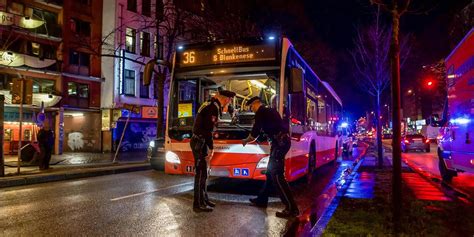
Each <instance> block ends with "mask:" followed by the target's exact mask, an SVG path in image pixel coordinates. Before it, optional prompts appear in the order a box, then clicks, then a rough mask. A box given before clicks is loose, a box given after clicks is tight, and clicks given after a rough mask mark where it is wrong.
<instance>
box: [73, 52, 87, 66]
mask: <svg viewBox="0 0 474 237" xmlns="http://www.w3.org/2000/svg"><path fill="white" fill-rule="evenodd" d="M69 64H72V65H79V66H85V67H89V66H90V55H89V54H87V53H82V52H76V51H74V50H71V51H70V52H69Z"/></svg>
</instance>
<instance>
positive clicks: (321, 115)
mask: <svg viewBox="0 0 474 237" xmlns="http://www.w3.org/2000/svg"><path fill="white" fill-rule="evenodd" d="M327 121H328V119H327V108H326V101H325V100H324V99H323V97H322V96H321V97H320V98H318V120H317V122H316V130H317V133H318V135H327V133H328V130H327V129H328V123H327Z"/></svg>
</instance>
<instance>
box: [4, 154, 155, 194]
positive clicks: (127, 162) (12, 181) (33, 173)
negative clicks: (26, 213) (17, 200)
mask: <svg viewBox="0 0 474 237" xmlns="http://www.w3.org/2000/svg"><path fill="white" fill-rule="evenodd" d="M114 155H115V154H114V153H110V152H109V153H64V154H62V155H53V156H52V157H51V162H50V167H51V169H49V170H39V168H38V165H37V164H30V163H28V162H22V163H21V167H20V175H17V157H16V156H5V177H0V188H2V187H11V186H18V185H26V184H35V183H43V182H50V181H59V180H67V179H74V178H84V177H92V176H98V175H107V174H116V173H123V172H131V171H139V170H148V169H150V168H151V167H150V164H149V162H148V160H147V157H146V152H133V153H132V152H130V153H121V154H119V155H118V157H117V159H116V162H115V163H113V158H114Z"/></svg>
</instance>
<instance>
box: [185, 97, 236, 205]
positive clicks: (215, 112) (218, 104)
mask: <svg viewBox="0 0 474 237" xmlns="http://www.w3.org/2000/svg"><path fill="white" fill-rule="evenodd" d="M234 96H235V93H234V92H232V91H227V90H222V91H219V92H218V94H216V95H215V96H214V97H212V98H211V100H209V101H207V102H205V103H203V104H202V105H201V107H200V108H199V110H198V113H197V116H196V121H195V122H194V126H193V136H192V138H191V143H190V145H191V150H192V151H193V156H194V167H195V169H196V173H195V176H194V203H193V210H194V211H195V212H210V211H212V207H214V206H215V204H214V203H213V202H211V201H209V199H208V197H207V189H206V181H207V176H208V170H207V166H208V163H209V162H210V159H211V158H212V156H213V154H214V146H213V140H212V132H213V130H214V127H215V126H216V124H217V121H218V120H219V117H220V115H221V114H222V110H223V109H225V108H226V107H227V106H228V105H229V103H230V102H231V99H232V97H234ZM209 164H210V163H209Z"/></svg>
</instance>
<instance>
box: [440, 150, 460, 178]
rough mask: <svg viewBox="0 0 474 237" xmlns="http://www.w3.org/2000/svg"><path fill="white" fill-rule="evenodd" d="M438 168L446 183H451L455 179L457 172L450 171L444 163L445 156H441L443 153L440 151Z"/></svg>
mask: <svg viewBox="0 0 474 237" xmlns="http://www.w3.org/2000/svg"><path fill="white" fill-rule="evenodd" d="M438 168H439V173H440V174H441V178H442V179H443V181H444V182H451V181H452V180H453V177H454V176H456V174H457V173H456V172H455V171H452V170H449V169H448V168H447V167H446V164H445V163H444V159H443V156H442V155H441V151H439V150H438Z"/></svg>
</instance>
